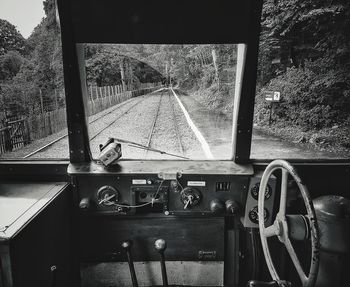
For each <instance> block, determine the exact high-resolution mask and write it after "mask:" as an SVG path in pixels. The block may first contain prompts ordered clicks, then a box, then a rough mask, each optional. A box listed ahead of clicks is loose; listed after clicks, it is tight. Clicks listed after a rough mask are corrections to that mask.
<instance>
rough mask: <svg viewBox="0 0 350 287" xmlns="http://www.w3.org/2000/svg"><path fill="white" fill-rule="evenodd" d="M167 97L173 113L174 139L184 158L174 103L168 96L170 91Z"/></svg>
mask: <svg viewBox="0 0 350 287" xmlns="http://www.w3.org/2000/svg"><path fill="white" fill-rule="evenodd" d="M168 96H169V103H170V105H171V109H172V111H173V113H172V114H173V123H174V129H175V133H176V137H177V140H178V143H179V147H180V151H181V154H182V155H183V156H185V150H184V147H183V145H182V141H181V136H180V131H179V127H178V125H177V121H176V114H175V107H174V102H173V101H172V100H171V96H170V91H169V90H168Z"/></svg>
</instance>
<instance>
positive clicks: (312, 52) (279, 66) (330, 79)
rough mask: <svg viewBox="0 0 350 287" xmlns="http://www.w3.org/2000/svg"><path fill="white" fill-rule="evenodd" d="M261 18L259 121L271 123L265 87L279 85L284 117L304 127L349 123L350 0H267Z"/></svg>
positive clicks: (278, 111)
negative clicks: (265, 98) (265, 99)
mask: <svg viewBox="0 0 350 287" xmlns="http://www.w3.org/2000/svg"><path fill="white" fill-rule="evenodd" d="M262 20H263V22H262V24H263V25H262V27H263V30H262V35H261V45H260V59H259V60H260V61H259V82H258V88H259V89H258V92H259V93H258V95H257V107H256V114H257V120H258V121H261V120H265V123H266V119H267V114H268V108H269V104H267V103H266V102H265V101H264V93H263V92H264V91H265V90H275V91H280V92H281V94H282V102H281V103H280V104H275V106H274V109H275V116H276V117H277V119H279V121H284V122H286V123H288V124H293V125H299V126H302V127H303V128H304V129H321V128H323V127H331V126H335V125H337V126H338V125H343V126H346V125H349V124H350V113H349V111H350V74H349V71H350V2H348V1H346V0H340V1H314V0H308V1H305V0H292V1H286V0H284V1H273V0H268V1H266V2H265V5H264V8H263V18H262ZM276 55H277V57H276Z"/></svg>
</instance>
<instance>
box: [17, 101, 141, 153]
mask: <svg viewBox="0 0 350 287" xmlns="http://www.w3.org/2000/svg"><path fill="white" fill-rule="evenodd" d="M143 100H144V99H142V100H140V101H138V102H137V103H136V104H138V103H139V102H141V101H143ZM127 103H129V101H125V102H123V103H121V104H119V105H118V106H117V107H115V108H114V109H112V110H110V111H109V112H107V113H103V114H102V115H101V116H99V117H97V118H95V119H93V120H91V121H89V124H92V123H95V122H97V121H98V120H100V119H102V118H103V117H105V116H107V115H109V114H111V113H113V112H115V111H116V110H118V109H120V108H122V107H124V106H125V105H126V104H127ZM136 104H135V105H136ZM135 105H133V106H132V107H134V106H135ZM129 110H130V109H128V110H127V111H126V112H124V113H122V115H120V116H119V117H118V118H117V119H115V120H113V122H112V123H110V124H109V125H108V127H109V126H111V125H112V124H113V123H115V122H116V121H117V120H118V119H119V118H120V117H122V116H123V115H125V114H126V113H127V112H129ZM105 129H106V127H105V128H104V129H103V130H105ZM103 130H102V131H103ZM102 131H101V132H102ZM101 132H99V133H98V134H100V133H101ZM98 134H96V135H94V136H93V137H92V138H90V139H89V140H90V141H91V140H92V139H94V138H95V137H96V136H97V135H98ZM67 136H68V133H66V134H64V135H62V136H60V137H58V138H56V139H54V140H53V141H51V142H49V143H47V144H46V145H44V146H42V147H40V148H38V149H36V150H34V151H32V152H31V153H29V154H27V155H25V156H24V157H23V159H27V158H30V157H32V156H33V155H35V154H37V153H39V152H42V151H43V150H45V149H47V148H49V147H50V146H52V145H53V144H55V143H57V142H59V141H60V140H62V139H64V138H66V137H67Z"/></svg>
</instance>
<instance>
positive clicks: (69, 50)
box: [57, 0, 263, 164]
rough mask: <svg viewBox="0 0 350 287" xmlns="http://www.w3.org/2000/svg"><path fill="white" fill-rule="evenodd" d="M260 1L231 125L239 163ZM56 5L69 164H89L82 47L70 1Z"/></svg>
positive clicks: (246, 131)
mask: <svg viewBox="0 0 350 287" xmlns="http://www.w3.org/2000/svg"><path fill="white" fill-rule="evenodd" d="M262 2H263V1H262V0H257V1H254V2H252V3H253V4H252V5H254V7H253V9H252V11H251V12H250V14H249V17H250V19H249V25H250V27H249V35H246V38H245V39H246V41H245V43H244V44H245V45H246V53H245V65H244V70H243V74H242V79H241V83H242V85H241V93H240V98H239V101H237V104H238V107H235V109H236V120H235V122H234V123H235V125H234V126H233V143H232V145H233V156H232V160H233V161H234V162H235V163H239V164H243V163H248V162H249V161H250V148H251V138H252V127H253V114H254V100H255V86H256V73H257V60H258V47H259V33H260V15H261V10H262ZM57 6H58V11H59V18H60V20H61V21H60V25H61V31H62V33H61V34H62V54H63V66H64V82H65V91H66V106H67V124H68V134H69V154H70V162H72V163H79V162H90V161H92V156H91V150H90V145H89V137H88V127H87V121H86V115H87V113H86V111H85V106H86V105H85V104H84V98H86V93H87V87H86V79H85V64H84V51H83V46H82V44H79V43H77V41H76V39H77V37H76V35H74V25H73V19H72V15H71V10H70V8H71V7H70V3H69V1H68V0H58V1H57ZM241 29H244V27H241ZM226 33H229V32H226ZM241 34H242V33H241ZM204 40H205V39H204ZM175 42H176V41H175ZM203 42H205V41H203ZM239 42H240V41H239ZM235 130H236V131H235Z"/></svg>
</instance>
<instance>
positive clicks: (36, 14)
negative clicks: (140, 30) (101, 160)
mask: <svg viewBox="0 0 350 287" xmlns="http://www.w3.org/2000/svg"><path fill="white" fill-rule="evenodd" d="M19 7H21V8H19ZM23 11H25V12H23ZM60 36H61V35H60V29H59V27H57V25H56V21H55V6H54V1H44V2H43V1H21V3H18V1H17V0H11V1H1V3H0V158H2V159H7V158H14V159H34V158H42V159H48V158H68V157H69V155H68V140H67V128H66V127H67V124H66V110H65V94H64V82H63V64H62V50H61V37H60Z"/></svg>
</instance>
